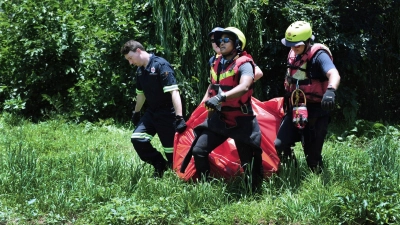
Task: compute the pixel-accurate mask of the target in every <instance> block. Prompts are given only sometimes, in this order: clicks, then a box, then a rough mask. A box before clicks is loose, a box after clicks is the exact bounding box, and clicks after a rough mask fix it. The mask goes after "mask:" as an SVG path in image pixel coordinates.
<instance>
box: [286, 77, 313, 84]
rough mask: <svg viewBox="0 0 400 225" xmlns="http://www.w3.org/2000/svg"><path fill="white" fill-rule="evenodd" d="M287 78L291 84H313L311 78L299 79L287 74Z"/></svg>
mask: <svg viewBox="0 0 400 225" xmlns="http://www.w3.org/2000/svg"><path fill="white" fill-rule="evenodd" d="M286 80H287V82H288V83H289V84H298V85H309V84H312V81H311V79H305V80H298V79H296V78H293V77H291V76H286Z"/></svg>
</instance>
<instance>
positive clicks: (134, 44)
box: [121, 40, 144, 55]
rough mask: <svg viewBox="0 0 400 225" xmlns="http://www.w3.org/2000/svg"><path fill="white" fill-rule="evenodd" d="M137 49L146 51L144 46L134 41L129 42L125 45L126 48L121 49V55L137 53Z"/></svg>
mask: <svg viewBox="0 0 400 225" xmlns="http://www.w3.org/2000/svg"><path fill="white" fill-rule="evenodd" d="M136 49H140V50H144V48H143V45H142V44H140V43H139V42H137V41H134V40H129V41H127V42H126V43H125V44H124V46H122V47H121V54H122V55H126V54H128V53H129V52H130V51H132V52H136Z"/></svg>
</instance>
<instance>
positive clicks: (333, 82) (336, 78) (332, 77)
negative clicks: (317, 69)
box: [326, 69, 340, 90]
mask: <svg viewBox="0 0 400 225" xmlns="http://www.w3.org/2000/svg"><path fill="white" fill-rule="evenodd" d="M326 77H328V79H329V82H328V88H329V87H332V88H334V89H335V90H337V89H338V88H339V84H340V75H339V71H338V70H337V69H330V70H329V71H328V72H327V73H326Z"/></svg>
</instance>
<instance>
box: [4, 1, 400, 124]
mask: <svg viewBox="0 0 400 225" xmlns="http://www.w3.org/2000/svg"><path fill="white" fill-rule="evenodd" d="M399 14H400V2H399V1H396V0H378V1H369V0H361V1H358V0H357V1H356V0H351V1H343V0H316V1H298V0H289V1H283V0H246V1H242V0H224V1H222V0H215V1H194V0H189V1H186V0H185V1H183V0H150V1H145V0H131V1H122V0H110V1H109V0H90V1H85V0H62V1H58V0H44V1H27V0H13V1H10V0H5V1H2V2H0V40H1V41H0V109H1V110H3V111H8V112H13V113H19V114H22V115H24V116H25V117H31V118H32V119H33V120H35V121H36V120H38V119H41V118H43V117H46V116H51V115H52V114H57V115H63V116H65V117H67V118H69V119H76V120H79V121H82V120H90V121H96V120H98V119H101V118H103V119H104V118H115V119H118V120H127V119H128V118H129V116H130V113H131V110H132V109H133V102H134V100H135V95H134V88H135V81H134V68H132V67H130V66H129V65H128V63H127V62H126V61H125V59H124V58H123V57H122V56H121V54H120V53H119V49H120V47H121V46H122V44H123V43H124V42H125V41H127V40H129V39H136V40H138V41H140V42H142V43H143V44H144V45H145V47H146V48H147V50H148V51H152V52H155V53H156V54H158V55H160V56H163V57H165V58H167V59H168V60H169V61H170V62H171V63H172V64H173V65H174V67H175V69H176V73H177V78H178V79H179V81H180V84H181V88H182V90H183V91H184V96H185V100H186V106H187V108H188V110H187V113H188V114H189V113H190V112H191V111H192V110H193V109H194V108H195V107H196V106H197V104H198V103H199V101H200V99H201V98H202V96H203V95H204V91H205V88H206V87H207V83H208V81H207V74H208V67H207V61H208V59H209V57H210V56H211V55H212V49H211V45H210V43H209V41H208V39H207V34H208V32H209V31H210V30H211V29H212V28H213V27H215V26H222V27H226V26H236V27H238V28H240V29H241V30H242V31H243V32H244V33H245V34H246V37H247V47H246V48H247V50H248V51H249V52H250V53H251V54H252V55H253V57H254V59H255V61H256V63H257V64H258V65H259V66H260V68H261V69H262V70H263V72H264V77H262V78H261V80H260V81H259V82H257V83H256V91H255V96H256V97H257V98H258V99H260V100H263V101H264V100H268V99H271V98H273V97H277V96H282V94H283V90H282V80H283V74H284V71H285V63H286V62H285V60H286V55H287V52H288V49H287V48H285V47H284V46H282V45H281V43H280V39H281V38H282V37H283V36H284V32H285V30H286V28H287V26H288V25H289V24H290V23H291V22H293V21H295V20H306V21H309V22H311V24H312V26H313V31H314V34H315V36H316V42H320V43H324V44H327V45H328V46H329V47H330V49H331V50H332V53H333V56H334V62H335V64H336V66H337V68H338V70H339V72H340V74H341V77H342V82H341V86H340V89H339V91H338V93H337V94H338V101H337V102H338V104H337V105H338V109H339V110H336V112H335V117H337V118H338V119H343V120H347V121H349V122H353V121H355V119H356V118H364V119H368V120H386V121H398V117H397V115H398V113H399V111H400V103H399V101H398V99H399V98H400V95H399V93H400V88H399V87H400V81H399V79H398V77H399V72H398V71H399V61H400V49H399V48H400V47H399V46H400V23H399V20H398V15H399Z"/></svg>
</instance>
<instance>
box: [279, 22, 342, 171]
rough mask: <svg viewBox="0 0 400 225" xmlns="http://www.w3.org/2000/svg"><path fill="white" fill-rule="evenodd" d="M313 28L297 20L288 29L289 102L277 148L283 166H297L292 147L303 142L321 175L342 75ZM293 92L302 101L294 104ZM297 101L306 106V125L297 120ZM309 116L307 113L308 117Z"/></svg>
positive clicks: (285, 41)
mask: <svg viewBox="0 0 400 225" xmlns="http://www.w3.org/2000/svg"><path fill="white" fill-rule="evenodd" d="M313 40H314V35H313V34H312V28H311V25H310V24H309V23H308V22H305V21H296V22H294V23H292V24H290V26H289V27H288V28H287V30H286V32H285V38H283V39H282V40H281V42H282V44H283V45H284V46H286V47H290V51H289V54H288V58H287V71H286V77H285V82H284V87H285V90H286V94H285V98H286V99H287V100H289V99H290V101H285V102H286V103H288V106H289V107H288V108H287V110H286V114H285V117H284V119H283V121H282V123H281V125H280V128H279V131H278V134H277V138H276V140H275V148H276V150H277V153H278V155H279V157H280V159H281V162H282V163H283V164H285V163H287V162H288V161H291V160H293V161H294V163H295V164H296V165H297V162H296V158H295V156H294V153H293V150H292V148H291V147H292V146H294V144H295V142H298V141H301V142H302V146H303V150H304V154H305V158H306V161H307V165H308V167H309V168H310V169H311V170H312V171H314V172H319V171H320V169H321V168H322V167H323V162H322V148H323V144H324V140H325V136H326V134H327V128H328V123H329V121H330V116H329V111H330V110H333V109H334V106H335V97H336V94H335V92H336V90H337V89H338V87H339V83H340V75H339V72H338V70H337V69H336V67H335V65H334V64H333V57H332V54H331V52H330V50H329V49H328V47H326V46H325V45H323V44H319V43H314V44H312V41H313ZM294 92H297V93H296V94H298V93H303V94H304V95H305V96H303V98H298V95H297V98H296V99H295V100H294V101H293V99H294V98H295V97H294V95H293V94H294ZM296 100H298V101H300V102H302V103H304V105H305V106H306V110H307V112H308V118H302V119H303V120H302V121H301V122H302V123H303V124H294V122H295V123H298V122H299V120H298V118H297V119H295V117H296V115H295V113H297V111H296V110H294V109H297V108H294V107H295V106H296V105H295V104H294V103H293V102H296ZM306 115H307V114H306Z"/></svg>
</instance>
